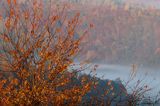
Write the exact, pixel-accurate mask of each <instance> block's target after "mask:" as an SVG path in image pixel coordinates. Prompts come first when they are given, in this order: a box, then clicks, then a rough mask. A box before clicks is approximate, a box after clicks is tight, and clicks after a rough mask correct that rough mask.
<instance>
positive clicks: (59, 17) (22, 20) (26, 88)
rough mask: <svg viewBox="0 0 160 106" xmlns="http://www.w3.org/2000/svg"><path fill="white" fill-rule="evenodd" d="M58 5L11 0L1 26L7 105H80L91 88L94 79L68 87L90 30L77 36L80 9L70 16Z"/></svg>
mask: <svg viewBox="0 0 160 106" xmlns="http://www.w3.org/2000/svg"><path fill="white" fill-rule="evenodd" d="M54 9H55V8H54V6H51V5H47V6H46V5H44V4H43V2H42V0H33V1H32V0H31V1H28V2H26V3H25V5H24V4H19V3H18V2H17V1H16V0H7V2H6V5H5V6H4V8H3V12H4V14H2V16H1V17H2V18H1V22H2V26H1V28H0V29H1V32H0V72H1V76H0V102H1V105H49V104H50V105H54V104H56V105H63V104H67V103H69V105H75V104H78V103H80V102H81V99H82V96H83V95H84V94H86V93H87V92H88V91H89V89H90V86H91V82H88V81H87V82H85V83H82V85H76V84H75V85H72V87H70V88H68V87H67V86H68V84H69V83H70V81H71V79H72V78H73V77H75V76H74V75H75V74H74V72H75V71H77V70H75V71H73V70H72V69H71V68H70V66H71V65H72V64H73V59H74V57H75V56H76V55H77V54H78V52H79V50H80V49H79V45H80V41H81V40H82V37H83V36H84V35H85V34H86V33H87V30H86V31H84V34H83V35H80V37H79V38H78V39H77V38H75V33H76V31H77V26H78V25H79V24H80V23H79V13H77V14H75V16H74V17H73V18H69V19H68V17H67V14H66V13H65V11H66V8H65V6H64V8H62V9H58V8H56V10H54ZM68 70H72V71H68ZM86 80H87V79H86Z"/></svg>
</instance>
